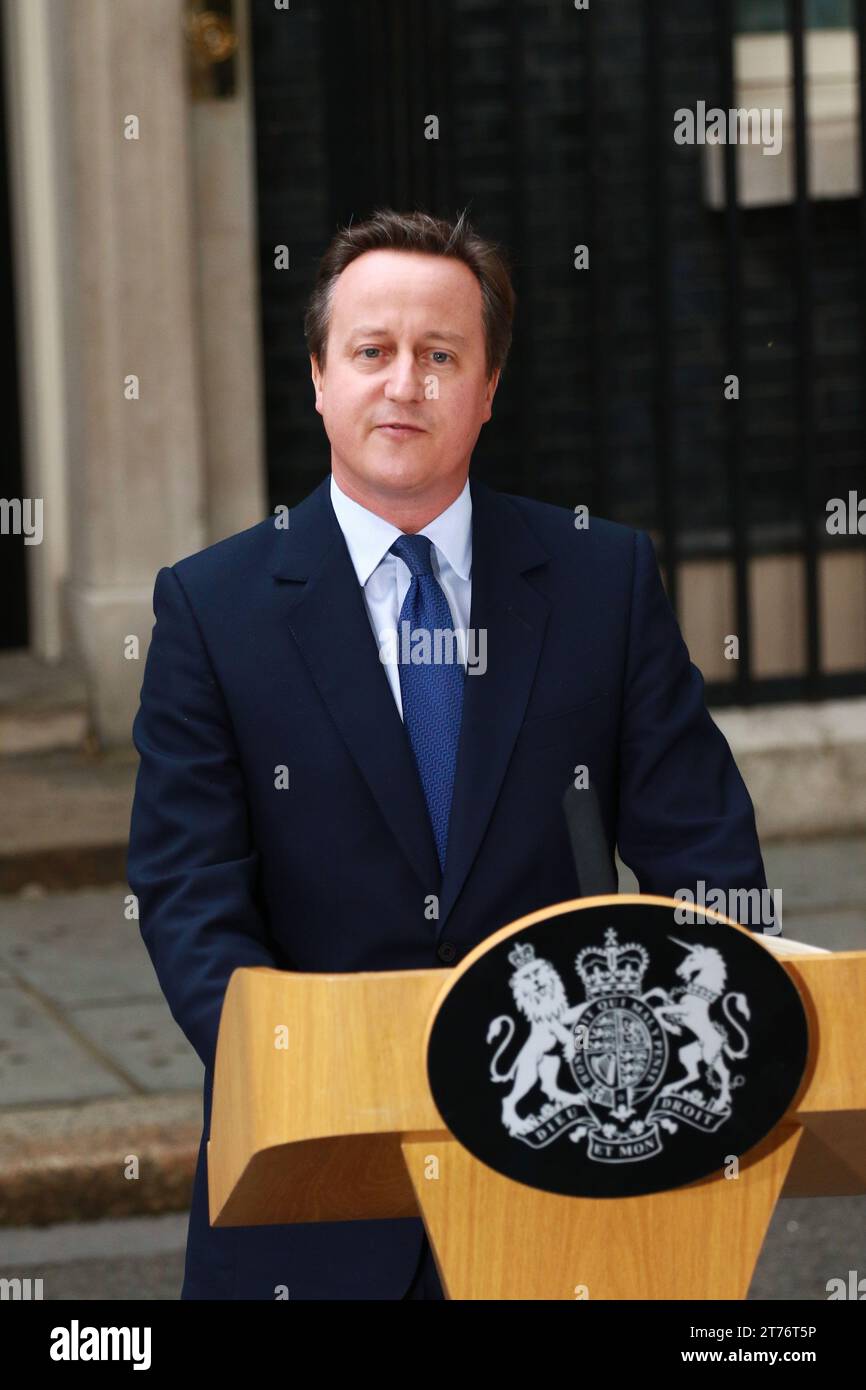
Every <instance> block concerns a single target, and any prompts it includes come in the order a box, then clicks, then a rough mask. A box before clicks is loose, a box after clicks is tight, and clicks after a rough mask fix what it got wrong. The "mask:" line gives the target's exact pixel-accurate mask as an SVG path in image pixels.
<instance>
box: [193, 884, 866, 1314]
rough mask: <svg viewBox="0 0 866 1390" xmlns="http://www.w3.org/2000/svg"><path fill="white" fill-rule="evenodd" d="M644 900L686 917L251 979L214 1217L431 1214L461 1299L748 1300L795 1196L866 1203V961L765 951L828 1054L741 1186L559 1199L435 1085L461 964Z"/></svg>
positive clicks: (508, 931)
mask: <svg viewBox="0 0 866 1390" xmlns="http://www.w3.org/2000/svg"><path fill="white" fill-rule="evenodd" d="M628 902H632V903H634V902H639V903H656V904H662V905H665V906H669V907H676V906H678V904H676V903H675V902H673V900H671V899H666V898H656V897H640V896H638V895H625V894H624V895H615V896H612V897H595V898H583V899H577V900H574V901H571V902H567V903H560V904H557V905H556V906H554V907H548V908H545V909H543V910H542V911H540V912H536V913H532V914H530V915H529V916H527V917H523V918H521V919H520V921H519V922H516V923H512V924H510V925H509V926H507V927H503V928H502V929H501V931H499V932H496V933H494V934H493V935H492V936H490V937H489V938H488V939H487V940H486V941H484V942H483V943H481V944H480V945H479V946H477V947H476V948H475V949H474V950H473V951H472V952H470V953H469V954H468V955H467V956H466V958H465V959H464V960H463V961H461V962H460V965H459V966H457V967H455V969H454V970H442V969H434V970H409V971H391V972H384V971H383V972H370V973H362V974H337V975H326V974H294V973H289V972H286V971H279V970H268V969H261V968H256V969H239V970H237V971H236V972H235V973H234V975H233V976H232V978H231V981H230V984H229V987H228V990H227V992H226V997H225V1002H224V1006H223V1013H222V1019H221V1024H220V1032H219V1040H218V1046H217V1054H216V1067H215V1080H214V1092H213V1110H212V1119H211V1131H210V1141H209V1143H208V1180H209V1193H210V1220H211V1224H212V1225H215V1226H238V1225H267V1224H274V1223H285V1222H303V1221H345V1220H364V1219H373V1218H387V1217H418V1216H420V1217H421V1218H422V1219H423V1221H424V1224H425V1227H426V1230H427V1234H428V1237H429V1240H430V1244H431V1247H432V1249H433V1253H434V1256H435V1260H436V1265H437V1268H438V1271H439V1277H440V1279H441V1282H442V1286H443V1289H444V1290H445V1292H446V1296H447V1297H449V1298H455V1299H570V1300H573V1299H575V1298H581V1297H589V1298H591V1299H695V1298H697V1299H742V1298H745V1296H746V1294H747V1291H748V1288H749V1284H750V1282H751V1279H752V1274H753V1270H754V1267H755V1263H756V1261H757V1258H758V1255H759V1252H760V1249H761V1245H762V1243H763V1240H764V1236H765V1233H766V1230H767V1226H768V1224H769V1221H770V1218H771V1216H772V1213H773V1210H774V1208H775V1205H776V1202H777V1201H778V1199H779V1197H783V1196H784V1197H808V1196H823V1195H850V1194H855V1193H862V1192H866V1069H864V1066H863V1057H864V1055H866V1007H864V1002H866V951H845V952H839V953H833V954H830V953H826V954H814V955H789V954H788V953H787V952H786V948H785V943H784V941H782V940H781V939H775V940H773V939H772V938H767V939H765V940H764V943H763V944H766V945H767V946H769V947H770V948H771V949H772V951H773V954H775V955H776V956H777V957H778V958H779V960H780V961H781V963H782V965H783V966H784V969H785V970H786V972H787V973H788V975H789V976H790V978H791V979H792V980H793V982H794V984H795V986H796V989H797V991H798V992H799V994H800V997H801V999H802V1001H803V1005H804V1007H805V1010H806V1015H807V1018H808V1024H809V1036H810V1050H809V1059H808V1065H807V1068H806V1072H805V1075H804V1078H803V1082H802V1085H801V1086H800V1089H799V1092H798V1094H797V1096H796V1097H795V1100H794V1103H793V1105H792V1106H791V1107H790V1108H789V1110H788V1111H787V1112H786V1113H785V1114H784V1116H783V1119H782V1120H781V1122H779V1123H778V1124H777V1125H776V1126H775V1128H774V1129H773V1130H772V1131H771V1133H770V1134H769V1135H768V1136H767V1137H766V1138H765V1139H764V1140H763V1141H761V1142H760V1143H759V1144H758V1145H757V1146H756V1147H755V1148H754V1149H752V1150H751V1151H750V1152H749V1153H748V1155H746V1156H745V1157H744V1161H743V1163H742V1166H741V1169H740V1173H739V1177H738V1178H737V1179H736V1180H730V1179H726V1178H725V1177H724V1176H723V1175H722V1174H717V1175H714V1176H712V1177H710V1178H706V1179H703V1180H701V1181H698V1182H693V1183H690V1184H689V1185H687V1186H684V1187H679V1188H676V1189H674V1190H669V1191H663V1192H657V1193H653V1194H651V1195H648V1196H638V1197H624V1198H583V1197H572V1196H560V1195H556V1194H554V1193H551V1192H547V1191H542V1190H539V1189H537V1188H535V1187H530V1186H527V1185H525V1184H524V1183H522V1182H516V1181H512V1180H511V1179H509V1178H506V1177H504V1176H503V1175H502V1174H501V1173H499V1172H496V1171H494V1170H493V1169H492V1168H490V1167H488V1166H487V1165H486V1164H484V1163H482V1162H480V1161H479V1160H478V1159H477V1158H475V1157H473V1155H472V1154H471V1153H470V1152H469V1151H468V1150H467V1149H466V1148H464V1147H463V1145H462V1144H460V1143H459V1142H458V1141H457V1140H456V1139H455V1138H454V1137H453V1135H452V1134H451V1133H450V1132H449V1131H448V1129H447V1128H445V1126H444V1124H443V1121H442V1118H441V1116H440V1115H439V1112H438V1110H437V1108H436V1106H435V1104H434V1102H433V1098H432V1095H431V1092H430V1086H429V1083H428V1075H427V1065H426V1058H427V1043H428V1039H429V1036H430V1032H431V1028H432V1024H433V1019H434V1017H435V1015H436V1012H437V1007H438V1003H439V1001H440V998H441V997H442V996H443V993H444V992H446V990H447V988H448V986H449V985H450V983H451V981H452V979H453V977H454V976H455V974H456V973H457V972H458V971H463V970H466V969H468V968H469V967H470V966H471V964H472V962H473V961H474V960H475V959H476V958H477V957H478V956H479V955H480V954H482V953H483V952H485V951H486V950H487V949H488V948H489V947H490V945H491V943H495V942H498V941H499V939H500V938H503V937H507V936H509V935H512V934H514V933H515V931H516V930H517V929H518V928H520V929H525V928H526V927H529V926H531V925H532V924H534V923H536V922H539V921H543V920H546V919H549V918H554V917H556V916H557V915H558V914H561V913H566V912H568V913H573V912H574V911H575V910H580V909H582V908H586V907H592V906H600V905H601V906H605V907H608V906H612V905H617V904H622V903H628ZM706 917H707V919H708V920H710V921H718V922H724V923H726V924H727V925H729V926H731V927H733V928H734V929H735V930H738V931H743V930H745V929H744V928H742V927H738V926H737V924H736V923H733V922H730V920H729V919H728V918H725V917H723V916H722V915H721V914H719V913H713V912H710V911H709V910H707V912H706ZM747 935H751V933H747ZM263 1020H265V1021H266V1026H263V1024H262V1021H263ZM275 1029H276V1030H282V1029H284V1030H285V1031H284V1032H280V1031H278V1034H275V1031H274V1030H275ZM783 1045H784V1040H780V1046H783Z"/></svg>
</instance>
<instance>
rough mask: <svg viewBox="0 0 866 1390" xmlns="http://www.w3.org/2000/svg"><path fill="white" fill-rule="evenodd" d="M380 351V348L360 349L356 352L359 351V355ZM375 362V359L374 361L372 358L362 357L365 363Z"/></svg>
mask: <svg viewBox="0 0 866 1390" xmlns="http://www.w3.org/2000/svg"><path fill="white" fill-rule="evenodd" d="M381 350H382V349H381V348H377V347H362V348H359V349H358V351H359V352H360V353H367V352H381ZM375 360H376V359H375V358H374V357H364V361H365V362H375Z"/></svg>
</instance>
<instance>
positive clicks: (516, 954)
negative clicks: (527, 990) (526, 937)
mask: <svg viewBox="0 0 866 1390" xmlns="http://www.w3.org/2000/svg"><path fill="white" fill-rule="evenodd" d="M508 959H509V960H510V961H511V964H512V965H513V966H514V969H515V970H519V969H520V967H521V966H522V965H529V964H531V962H532V961H534V960H535V947H534V946H531V945H530V944H529V942H528V941H522V942H521V941H518V942H517V943H516V944H515V946H514V948H513V949H512V950H511V951H509V952H508Z"/></svg>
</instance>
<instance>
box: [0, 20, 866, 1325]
mask: <svg viewBox="0 0 866 1390" xmlns="http://www.w3.org/2000/svg"><path fill="white" fill-rule="evenodd" d="M0 46H2V63H0V82H2V87H3V93H2V103H0V123H2V130H0V301H2V308H3V311H4V312H2V313H0V335H2V338H3V340H4V341H3V347H4V348H5V360H6V368H5V370H4V372H3V374H2V377H0V392H2V408H3V417H4V421H5V428H6V447H5V448H4V449H3V450H2V451H0V593H2V603H0V1277H7V1278H16V1277H20V1278H22V1279H23V1278H27V1277H32V1278H34V1279H36V1278H42V1279H43V1287H44V1293H43V1296H44V1297H46V1298H63V1297H75V1298H78V1297H80V1298H115V1299H116V1298H121V1299H123V1298H139V1297H145V1298H176V1297H177V1295H178V1292H179V1289H180V1283H181V1270H182V1253H183V1247H184V1243H185V1235H186V1216H185V1208H186V1205H187V1203H188V1200H189V1192H190V1185H191V1178H192V1172H193V1167H194V1159H195V1150H196V1145H197V1141H198V1136H199V1132H200V1124H201V1096H200V1085H201V1068H200V1064H199V1063H198V1060H197V1058H196V1057H195V1054H194V1053H193V1052H192V1049H191V1048H190V1047H189V1045H188V1044H187V1042H186V1040H185V1038H184V1037H183V1035H182V1034H181V1033H180V1032H179V1030H178V1029H177V1027H176V1025H175V1024H174V1022H173V1020H172V1019H171V1017H170V1015H169V1013H168V1011H167V1008H166V1006H165V1004H164V1002H163V1000H162V996H161V993H160V991H159V987H158V985H157V982H156V979H155V976H154V975H153V971H152V968H151V966H150V962H149V960H148V958H147V955H146V952H145V951H144V947H143V945H142V944H141V941H140V937H139V934H138V928H137V922H136V918H135V910H136V909H135V903H134V900H132V899H131V897H130V895H129V889H128V886H127V885H126V883H125V854H126V834H127V831H128V826H129V808H130V803H131V796H132V787H133V782H134V776H135V768H136V765H137V764H136V757H135V755H134V750H133V748H132V744H131V739H130V728H131V723H132V719H133V716H134V714H135V710H136V707H137V701H138V690H139V687H140V683H141V674H142V670H143V661H144V658H145V656H146V651H147V644H148V641H149V637H150V631H151V626H152V623H153V614H152V606H151V599H152V593H153V582H154V579H155V576H156V573H157V571H158V570H159V568H160V567H161V566H163V565H167V564H168V565H170V564H172V563H174V562H175V561H176V560H178V559H180V558H181V557H182V556H184V555H188V554H191V553H193V552H195V551H197V550H199V549H201V548H202V547H203V546H205V545H207V544H209V543H211V542H212V541H216V540H218V539H221V538H222V537H224V536H227V535H230V534H232V533H233V532H236V531H239V530H242V529H243V528H245V527H247V526H250V525H252V524H254V523H255V522H257V521H258V520H260V519H261V518H262V517H264V516H265V515H267V514H268V513H269V512H271V511H272V510H273V509H274V508H275V507H276V506H278V505H282V504H286V505H289V506H291V505H293V504H294V503H296V502H298V501H299V500H300V499H301V498H303V497H304V496H306V495H307V493H309V492H310V491H311V490H312V488H313V487H314V486H315V485H316V484H317V483H318V482H319V480H320V479H321V478H322V477H323V476H324V475H325V474H326V473H327V472H328V469H329V448H328V444H327V440H326V438H325V435H324V432H323V429H322V422H321V417H320V416H319V415H318V414H317V413H316V412H315V410H314V406H313V391H312V385H311V382H310V377H309V362H308V359H307V357H306V353H305V345H304V339H303V332H302V314H303V308H304V304H305V301H306V297H307V295H308V293H309V290H310V287H311V284H312V278H313V275H314V271H315V267H316V262H317V260H318V257H319V256H320V255H321V254H322V252H323V251H324V249H325V246H326V245H327V243H328V241H329V239H330V237H331V236H332V234H333V232H334V231H335V230H336V228H337V226H338V225H339V224H341V223H343V222H347V221H348V220H349V219H350V218H351V219H353V220H356V221H357V220H359V219H361V218H363V217H364V216H366V215H368V214H369V213H370V212H372V211H373V210H374V209H375V208H376V207H379V206H385V205H388V206H393V207H395V208H399V209H410V208H415V207H420V208H423V209H425V210H427V211H429V212H432V213H435V214H437V215H441V216H447V217H453V216H455V215H456V213H457V212H458V211H459V210H460V209H462V208H464V207H465V208H468V213H469V217H470V220H471V221H472V222H473V223H474V224H475V225H476V226H477V228H478V230H479V231H481V232H482V233H483V234H485V235H487V236H490V237H493V238H495V239H497V240H499V241H500V242H501V243H502V245H503V246H504V247H505V248H506V250H507V251H508V253H509V255H510V257H511V260H512V264H513V274H514V280H515V285H516V289H517V295H518V307H517V317H516V323H515V337H514V346H513V349H512V354H511V357H510V359H509V363H508V365H507V367H506V370H505V373H504V375H503V379H502V383H501V385H500V387H499V391H498V393H497V397H496V403H495V407H496V408H495V414H494V417H493V419H492V420H491V422H490V423H489V424H488V425H486V426H485V428H484V429H483V431H482V434H481V437H480V439H479V443H478V447H477V449H476V452H475V456H474V460H473V469H474V471H475V472H476V473H477V474H478V475H479V476H481V477H483V478H484V479H485V480H486V481H488V482H489V483H491V484H492V485H493V486H494V487H498V488H500V489H503V490H505V491H510V492H517V493H520V494H523V495H527V496H533V497H538V498H542V499H544V500H547V501H551V502H556V503H559V504H561V505H564V506H567V507H569V508H574V507H576V506H580V505H586V506H588V507H589V509H590V511H591V512H596V513H598V514H599V515H602V516H607V517H612V518H614V519H615V520H618V521H622V522H625V523H627V524H629V525H634V526H639V527H642V528H644V529H646V530H647V531H649V532H650V534H651V535H652V538H653V541H654V543H655V545H656V549H657V553H658V556H659V560H660V563H661V565H662V570H663V574H664V578H665V583H666V586H667V589H668V593H669V595H670V597H671V601H672V602H673V604H674V606H675V609H676V611H677V614H678V617H679V620H680V623H681V626H682V629H683V633H684V636H685V638H686V641H687V643H688V645H689V648H690V651H691V654H692V659H693V660H694V661H695V663H696V664H697V665H698V666H699V667H700V668H701V670H702V671H703V673H704V676H705V679H706V682H707V698H708V702H709V704H710V706H711V709H712V711H713V714H714V717H715V718H716V720H717V722H718V724H719V725H720V727H721V728H722V729H723V731H724V732H725V734H726V736H727V737H728V739H729V741H730V743H731V746H732V748H733V750H734V753H735V755H736V757H737V761H738V764H739V766H740V769H741V771H742V773H743V775H744V777H745V779H746V782H747V785H748V787H749V790H750V792H751V794H752V797H753V800H754V802H755V806H756V812H757V817H758V826H759V830H760V833H761V838H762V845H763V847H764V851H765V864H766V868H767V876H768V883H769V884H770V886H771V888H774V889H777V890H781V891H782V894H783V904H784V906H783V924H784V930H785V932H786V934H788V935H790V936H792V937H795V938H798V939H801V940H805V941H810V942H814V943H815V944H818V945H823V946H826V947H829V948H830V949H835V950H841V949H866V201H864V197H863V187H864V173H866V100H864V92H866V69H864V61H863V60H864V57H866V0H740V3H736V0H703V2H702V3H700V4H699V3H695V0H605V3H602V0H589V2H588V3H587V4H581V3H580V0H577V3H575V0H438V3H436V4H434V5H430V4H426V3H420V0H351V3H341V2H340V0H327V3H324V2H322V0H320V2H319V3H316V0H294V2H293V3H291V4H289V3H288V0H285V3H282V0H212V3H209V4H205V3H201V4H198V3H193V0H3V3H2V28H0ZM732 108H738V109H754V110H757V111H758V112H762V111H763V112H766V113H767V114H768V116H769V115H772V114H773V113H777V112H778V113H781V115H780V116H779V117H774V121H775V122H776V123H777V125H778V133H779V135H780V136H781V140H780V145H779V147H778V148H777V149H775V150H774V151H773V152H770V151H769V145H770V141H768V139H767V138H766V137H767V134H768V130H769V128H764V135H763V138H762V139H759V138H758V134H759V132H758V129H757V127H755V128H753V129H752V136H753V138H750V139H748V140H746V139H742V140H741V141H740V142H739V143H734V142H733V141H728V142H726V143H713V142H712V141H711V140H707V139H706V126H705V121H704V114H705V113H710V114H711V113H712V111H713V110H714V109H716V110H720V111H721V112H723V113H725V114H726V113H727V112H728V111H729V110H731V109H732ZM683 113H686V114H689V113H691V114H692V115H693V116H694V121H693V123H692V127H693V129H692V138H691V139H686V140H683V139H682V138H681V134H682V130H683V128H685V126H686V125H687V122H684V120H683ZM773 129H775V126H774V127H773ZM678 131H679V132H680V133H679V134H678V133H677V132H678ZM702 136H703V137H704V138H702ZM622 884H623V886H624V887H628V886H632V881H631V880H630V877H629V875H628V872H627V871H626V870H623V873H622ZM852 1191H853V1187H852ZM850 1269H857V1270H859V1273H860V1276H866V1198H864V1197H862V1196H856V1195H837V1196H834V1197H826V1198H821V1199H812V1198H810V1199H804V1198H788V1199H785V1200H783V1201H782V1202H781V1203H780V1205H779V1208H778V1210H777V1213H776V1216H775V1218H774V1221H773V1225H772V1228H771V1231H770V1234H769V1236H768V1239H767V1242H766V1245H765V1248H764V1252H763V1254H762V1257H761V1262H760V1264H759V1267H758V1271H757V1273H756V1276H755V1281H754V1283H753V1287H752V1291H751V1294H750V1297H752V1298H756V1299H758V1298H760V1299H765V1298H770V1299H788V1298H800V1297H802V1298H812V1299H820V1298H825V1297H826V1283H827V1281H828V1280H829V1279H831V1278H834V1277H842V1278H847V1274H848V1271H849V1270H850Z"/></svg>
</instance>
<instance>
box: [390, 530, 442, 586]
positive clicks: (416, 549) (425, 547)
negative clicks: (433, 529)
mask: <svg viewBox="0 0 866 1390" xmlns="http://www.w3.org/2000/svg"><path fill="white" fill-rule="evenodd" d="M432 545H433V542H432V541H431V539H430V537H429V536H421V535H418V536H405V535H404V536H398V537H397V539H396V540H395V542H394V544H393V545H392V546H390V547H389V549H390V550H391V551H392V552H393V554H394V555H399V557H400V559H401V560H402V561H403V562H404V564H406V565H407V566H408V567H409V572H410V573H411V575H412V577H413V578H414V577H415V575H418V574H432V573H433V564H432V560H431V558H430V551H431V547H432Z"/></svg>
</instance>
